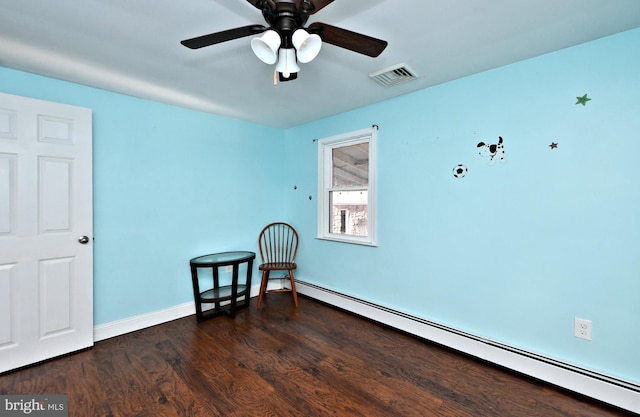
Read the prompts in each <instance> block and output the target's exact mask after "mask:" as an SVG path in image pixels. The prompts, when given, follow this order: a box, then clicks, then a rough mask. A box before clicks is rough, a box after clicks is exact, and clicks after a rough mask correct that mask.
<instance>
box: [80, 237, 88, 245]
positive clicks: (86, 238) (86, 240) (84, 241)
mask: <svg viewBox="0 0 640 417" xmlns="http://www.w3.org/2000/svg"><path fill="white" fill-rule="evenodd" d="M78 242H80V243H82V244H83V245H86V244H87V243H89V237H88V236H82V237H81V238H80V239H78Z"/></svg>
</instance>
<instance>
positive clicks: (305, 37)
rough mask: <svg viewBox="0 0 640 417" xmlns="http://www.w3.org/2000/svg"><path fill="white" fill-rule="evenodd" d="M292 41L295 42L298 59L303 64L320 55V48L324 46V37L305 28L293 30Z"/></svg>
mask: <svg viewBox="0 0 640 417" xmlns="http://www.w3.org/2000/svg"><path fill="white" fill-rule="evenodd" d="M291 43H293V46H294V47H295V48H296V51H297V52H298V61H300V62H302V63H303V64H306V63H307V62H311V61H313V59H314V58H315V57H317V56H318V53H320V48H321V47H322V39H321V38H320V36H319V35H316V34H315V33H314V34H312V35H310V34H309V32H307V31H306V30H304V29H297V30H296V31H295V32H293V36H292V37H291Z"/></svg>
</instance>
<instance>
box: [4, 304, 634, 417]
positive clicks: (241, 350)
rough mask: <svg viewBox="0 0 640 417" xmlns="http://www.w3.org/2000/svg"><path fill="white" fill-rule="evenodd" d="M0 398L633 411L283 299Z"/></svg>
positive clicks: (139, 409) (80, 360) (220, 408)
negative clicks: (53, 397)
mask: <svg viewBox="0 0 640 417" xmlns="http://www.w3.org/2000/svg"><path fill="white" fill-rule="evenodd" d="M0 394H31V395H52V394H67V395H68V397H69V416H74V417H75V416H78V417H92V416H104V417H132V416H140V417H142V416H153V417H157V416H205V417H210V416H225V417H240V416H256V417H260V416H274V417H275V416H277V417H289V416H296V417H299V416H305V417H314V416H339V417H342V416H366V417H376V416H381V417H382V416H384V417H392V416H402V417H412V416H420V417H424V416H442V417H454V416H455V417H478V416H509V417H518V416H526V417H535V416H540V417H561V416H562V417H565V416H581V417H613V416H629V415H631V414H630V413H626V412H624V411H622V410H618V409H615V408H612V407H609V406H606V405H604V404H601V403H598V402H595V401H592V400H589V399H586V398H584V397H581V396H577V395H573V394H571V393H568V392H565V391H561V390H558V389H555V388H553V387H551V386H549V385H546V384H543V383H540V382H538V381H535V380H532V379H529V378H527V377H523V376H520V375H517V374H514V373H511V372H508V371H505V370H503V369H500V368H497V367H494V366H491V365H489V364H486V363H483V362H481V361H477V360H475V359H472V358H469V357H467V356H464V355H461V354H459V353H456V352H453V351H451V350H448V349H445V348H442V347H439V346H437V345H433V344H431V343H428V342H425V341H422V340H419V339H416V338H414V337H411V336H409V335H406V334H402V333H399V332H396V331H394V330H392V329H389V328H386V327H384V326H381V325H378V324H376V323H372V322H370V321H367V320H364V319H361V318H359V317H355V316H353V315H350V314H348V313H345V312H342V311H339V310H336V309H333V308H331V307H328V306H326V305H324V304H321V303H318V302H316V301H314V300H312V299H309V298H306V297H300V307H299V309H297V310H296V309H295V308H294V306H293V301H292V299H291V295H290V294H286V293H285V294H269V295H268V296H267V297H266V299H265V301H264V304H263V306H262V308H261V309H260V310H257V308H256V299H253V300H252V304H251V307H250V308H249V309H243V310H240V311H238V314H237V316H236V318H235V320H231V319H229V318H227V317H224V316H222V317H217V318H214V319H211V320H209V321H206V322H203V323H199V324H198V323H196V319H195V316H191V317H186V318H183V319H180V320H175V321H173V322H170V323H166V324H162V325H160V326H155V327H152V328H149V329H144V330H141V331H137V332H133V333H129V334H126V335H123V336H119V337H115V338H112V339H109V340H104V341H101V342H98V343H96V345H95V346H94V347H93V348H91V349H89V350H86V351H83V352H79V353H76V354H73V355H69V356H66V357H62V358H58V359H55V360H51V361H48V362H44V363H42V364H39V365H35V366H31V367H28V368H24V369H21V370H17V371H14V372H10V373H6V374H4V375H0Z"/></svg>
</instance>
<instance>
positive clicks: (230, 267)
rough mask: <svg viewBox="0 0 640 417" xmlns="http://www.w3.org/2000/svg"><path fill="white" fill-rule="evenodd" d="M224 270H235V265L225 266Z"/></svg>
mask: <svg viewBox="0 0 640 417" xmlns="http://www.w3.org/2000/svg"><path fill="white" fill-rule="evenodd" d="M224 272H233V265H227V266H225V267H224Z"/></svg>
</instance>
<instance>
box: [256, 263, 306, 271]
mask: <svg viewBox="0 0 640 417" xmlns="http://www.w3.org/2000/svg"><path fill="white" fill-rule="evenodd" d="M297 267H298V266H297V265H296V263H295V262H272V263H265V264H261V265H260V266H259V267H258V269H259V270H260V271H281V270H289V269H296V268H297Z"/></svg>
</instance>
